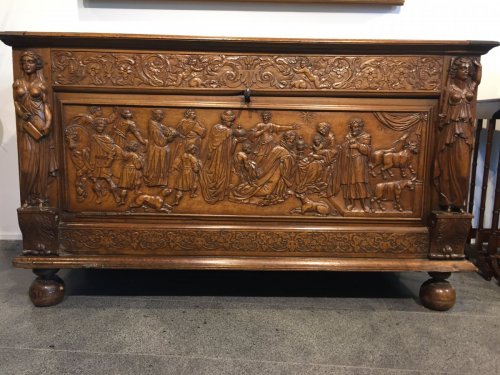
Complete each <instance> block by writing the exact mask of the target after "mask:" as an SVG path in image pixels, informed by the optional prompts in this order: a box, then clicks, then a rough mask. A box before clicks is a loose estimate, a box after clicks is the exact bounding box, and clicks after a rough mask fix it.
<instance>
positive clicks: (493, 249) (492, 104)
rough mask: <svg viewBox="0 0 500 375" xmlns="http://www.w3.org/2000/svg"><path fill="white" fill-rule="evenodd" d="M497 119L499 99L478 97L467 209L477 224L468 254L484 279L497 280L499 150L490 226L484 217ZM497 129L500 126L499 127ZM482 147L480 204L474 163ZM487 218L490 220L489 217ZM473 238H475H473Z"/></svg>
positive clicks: (499, 268)
mask: <svg viewBox="0 0 500 375" xmlns="http://www.w3.org/2000/svg"><path fill="white" fill-rule="evenodd" d="M498 119H500V99H491V100H480V101H478V103H477V127H476V137H475V147H474V160H473V165H472V176H473V177H474V176H475V178H472V179H471V188H470V199H469V212H470V213H473V212H475V214H476V215H478V218H479V219H478V223H477V227H476V228H473V229H472V230H471V233H470V236H469V237H470V238H469V239H470V243H471V244H472V246H471V248H470V249H471V253H470V254H469V255H470V257H471V258H474V261H475V263H476V265H477V267H478V268H479V270H480V273H481V274H482V275H483V277H484V278H486V279H487V280H491V278H492V277H493V276H494V277H495V278H496V279H497V280H499V281H500V230H499V227H498V224H499V214H500V173H499V172H500V154H499V156H498V159H499V160H498V164H497V168H496V170H497V173H496V183H495V185H494V186H493V188H494V189H495V194H494V199H493V202H494V203H493V214H492V219H491V226H489V225H488V223H487V222H486V221H485V217H486V215H485V214H486V208H487V206H486V203H487V202H486V201H487V196H488V182H489V181H490V180H492V179H493V178H495V177H494V176H492V173H491V169H492V163H493V162H494V157H495V155H493V154H494V153H495V152H494V151H495V150H497V149H498V145H496V144H495V143H496V142H494V135H495V131H498V130H496V129H497V128H498V127H497V120H498ZM485 120H486V123H487V124H486V132H487V134H486V145H485V146H482V145H484V142H481V132H482V130H483V123H484V122H485ZM499 130H500V129H499ZM483 147H485V152H484V166H483V179H482V186H481V199H480V203H479V208H477V207H476V206H477V205H475V202H474V193H475V187H476V181H477V166H478V157H479V150H480V148H481V149H482V148H483ZM488 221H489V220H488ZM473 240H474V241H473Z"/></svg>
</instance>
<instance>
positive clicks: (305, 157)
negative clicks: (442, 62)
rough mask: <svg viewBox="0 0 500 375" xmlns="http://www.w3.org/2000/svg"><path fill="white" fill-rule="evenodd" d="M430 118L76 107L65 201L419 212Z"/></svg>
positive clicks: (173, 208) (102, 205) (166, 208)
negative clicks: (422, 168)
mask: <svg viewBox="0 0 500 375" xmlns="http://www.w3.org/2000/svg"><path fill="white" fill-rule="evenodd" d="M428 121H429V117H428V115H427V112H416V113H414V112H410V113H407V112H399V113H389V112H383V113H382V112H375V113H370V112H360V113H357V115H356V116H353V114H352V113H350V112H334V111H333V112H326V111H323V112H299V111H286V110H282V111H279V110H276V111H274V110H273V111H269V110H264V111H255V110H254V111H251V110H238V111H236V110H229V109H228V110H220V109H206V108H205V109H204V108H200V109H193V108H186V109H182V108H177V109H173V108H169V109H159V108H156V109H155V108H134V109H131V108H127V107H106V108H101V107H99V106H89V107H82V106H75V107H74V108H72V106H70V107H69V108H68V110H67V111H66V112H65V121H64V122H65V124H66V125H65V127H64V139H65V142H64V143H65V157H66V160H67V165H69V166H70V168H69V170H68V173H67V177H66V181H67V190H68V192H69V205H68V209H69V210H70V211H75V212H79V211H112V212H123V213H127V214H133V213H143V212H152V213H158V214H169V213H172V212H173V213H178V214H193V213H194V214H208V215H210V214H234V213H235V212H236V211H237V213H238V214H249V215H255V214H257V215H260V214H261V213H263V214H266V215H277V216H288V215H302V216H319V217H335V216H370V215H377V216H380V215H387V214H389V215H391V214H392V215H394V214H400V213H404V214H406V215H415V214H416V212H417V211H418V206H417V204H418V202H419V201H420V199H419V197H420V196H421V194H422V182H421V181H422V177H421V174H422V172H418V170H419V164H421V163H422V162H421V159H422V154H421V152H420V150H421V145H422V144H423V142H422V139H423V138H425V137H426V134H427V133H426V132H427V130H426V128H427V126H426V125H427V124H428ZM334 124H335V125H334ZM372 134H373V136H372ZM420 169H421V167H420ZM419 173H420V176H419ZM386 201H388V202H392V205H386V204H385V203H384V202H386Z"/></svg>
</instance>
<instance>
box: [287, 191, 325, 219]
mask: <svg viewBox="0 0 500 375" xmlns="http://www.w3.org/2000/svg"><path fill="white" fill-rule="evenodd" d="M295 196H296V197H297V198H299V199H300V201H301V202H302V204H301V206H300V207H296V208H294V209H292V210H290V213H291V214H302V215H304V214H306V213H312V214H314V215H316V216H328V215H330V213H332V209H331V208H330V206H329V205H328V204H327V203H326V202H323V201H313V200H311V199H309V198H308V197H307V196H306V194H305V193H302V194H295Z"/></svg>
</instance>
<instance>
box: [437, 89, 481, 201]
mask: <svg viewBox="0 0 500 375" xmlns="http://www.w3.org/2000/svg"><path fill="white" fill-rule="evenodd" d="M476 87H477V83H476V82H475V81H472V80H470V81H468V82H465V83H464V87H463V88H461V87H459V86H458V85H456V84H454V83H452V84H450V85H449V86H448V87H447V88H446V89H445V93H444V104H443V110H442V112H443V113H444V114H445V117H444V119H443V120H442V124H443V127H442V130H441V134H440V137H439V141H438V148H437V150H438V154H437V157H436V159H435V164H434V180H435V182H436V184H437V185H438V186H439V192H440V199H439V201H440V204H441V205H443V206H448V207H450V206H453V207H458V208H462V207H465V205H466V202H467V191H468V186H469V167H470V160H471V152H472V148H473V137H474V135H473V121H474V120H473V118H474V115H473V113H472V102H473V101H474V92H475V89H476Z"/></svg>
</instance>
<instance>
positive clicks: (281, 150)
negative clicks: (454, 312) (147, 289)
mask: <svg viewBox="0 0 500 375" xmlns="http://www.w3.org/2000/svg"><path fill="white" fill-rule="evenodd" d="M0 39H1V40H2V41H3V42H4V43H6V44H8V45H11V46H13V59H14V83H13V96H14V106H15V111H16V115H17V137H18V149H19V171H20V189H21V207H20V208H19V210H18V217H19V225H20V228H21V231H22V233H23V248H24V250H23V253H22V255H19V256H18V257H16V258H15V260H14V264H15V266H17V267H22V268H32V269H34V271H35V273H36V274H37V275H38V278H37V279H36V280H35V282H34V283H33V285H32V286H31V288H30V296H31V298H32V301H33V302H34V303H35V304H36V305H51V304H54V303H57V302H59V301H60V300H61V299H62V297H63V291H64V286H63V283H62V281H61V280H60V279H59V278H58V277H57V276H56V275H55V273H56V272H57V269H59V268H76V267H96V268H151V269H153V268H157V269H166V268H177V269H262V270H332V271H334V270H348V271H361V270H370V271H429V272H432V273H431V276H432V278H431V280H429V281H428V282H426V283H425V284H424V285H423V287H422V290H421V297H422V301H423V303H424V304H425V305H426V306H428V307H430V308H434V309H448V308H450V307H451V306H452V305H453V303H454V300H455V292H454V290H453V288H452V287H451V286H450V285H449V283H448V282H447V281H445V279H446V278H447V277H448V276H449V274H450V272H455V271H466V270H473V269H474V268H473V266H471V264H470V263H468V262H467V261H466V260H464V255H463V254H464V244H465V239H466V236H467V232H468V229H469V226H470V219H471V215H469V214H467V213H464V212H465V209H466V205H467V196H468V179H469V164H470V155H471V151H472V146H473V143H474V142H473V134H474V131H473V127H474V116H475V113H474V112H475V97H476V92H477V85H478V84H479V82H480V80H481V65H480V62H479V56H480V55H481V54H484V53H486V52H487V51H488V50H489V49H490V48H492V47H494V46H496V45H497V43H495V42H419V41H331V40H269V39H237V38H232V39H231V38H195V37H163V36H137V35H123V36H120V35H102V34H60V33H57V34H56V33H53V34H50V33H13V32H11V33H9V32H6V33H2V34H0Z"/></svg>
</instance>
